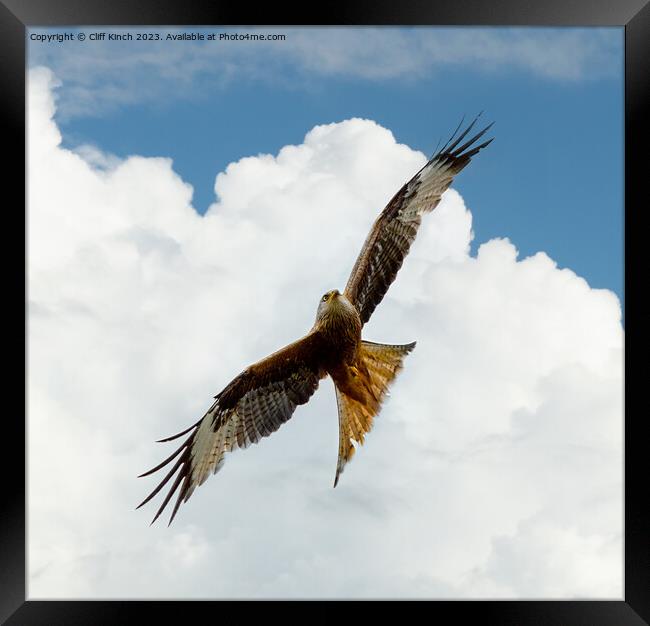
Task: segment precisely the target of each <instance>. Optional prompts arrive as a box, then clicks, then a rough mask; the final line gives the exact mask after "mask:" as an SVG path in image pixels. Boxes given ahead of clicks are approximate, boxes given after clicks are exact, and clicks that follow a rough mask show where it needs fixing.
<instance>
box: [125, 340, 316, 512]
mask: <svg viewBox="0 0 650 626" xmlns="http://www.w3.org/2000/svg"><path fill="white" fill-rule="evenodd" d="M320 358H321V355H320V337H319V335H318V334H317V333H314V332H312V333H310V334H308V335H306V336H305V337H303V338H302V339H300V340H298V341H296V342H294V343H292V344H290V345H288V346H286V347H285V348H283V349H281V350H278V351H277V352H275V353H273V354H272V355H270V356H269V357H267V358H265V359H263V360H261V361H259V362H257V363H255V364H254V365H251V366H250V367H249V368H247V369H246V370H244V371H243V372H242V373H241V374H239V376H237V377H236V378H234V379H233V380H232V381H231V382H230V384H228V385H227V386H226V387H225V389H224V390H223V391H222V392H221V393H219V394H218V395H217V396H216V397H215V401H214V403H213V404H212V406H211V407H210V409H209V410H208V411H207V413H206V414H205V415H204V416H203V417H202V418H201V419H200V420H199V421H198V422H197V423H196V424H194V425H193V426H191V427H190V428H188V429H187V430H184V431H183V432H181V433H178V434H177V435H174V436H172V437H168V438H167V439H161V440H160V441H171V440H173V439H176V438H178V437H181V436H182V435H185V434H187V433H190V435H189V436H188V437H187V439H186V440H185V441H184V442H183V443H182V445H181V446H180V447H179V448H178V449H177V450H176V451H175V452H174V453H173V454H172V455H171V456H170V457H168V458H167V459H165V460H164V461H163V462H162V463H160V464H159V465H157V466H156V467H154V468H153V469H151V470H149V471H148V472H145V473H144V474H142V475H141V476H148V475H149V474H152V473H153V472H156V471H158V470H159V469H162V468H163V467H165V466H166V465H168V464H169V463H171V462H172V461H173V460H174V459H176V457H178V458H177V459H176V462H175V463H174V465H173V466H172V468H171V470H170V471H169V473H168V474H167V475H166V476H165V478H163V480H162V481H161V482H160V484H159V485H158V486H157V487H156V488H155V489H154V490H153V492H152V493H151V494H150V495H149V496H148V497H147V498H146V499H145V500H144V501H143V502H141V503H140V504H139V505H138V507H137V508H140V507H141V506H142V505H143V504H146V503H147V502H149V500H151V498H153V497H154V496H155V495H156V494H157V493H158V492H159V491H160V490H161V489H162V488H163V487H164V486H165V485H166V484H167V483H168V482H169V481H171V480H172V477H173V476H174V475H175V474H176V478H175V479H174V482H173V484H172V486H171V487H170V489H169V492H168V493H167V496H166V497H165V500H164V501H163V503H162V505H161V506H160V508H159V509H158V512H157V513H156V516H155V517H154V519H153V521H152V524H153V522H155V521H156V519H157V518H158V516H159V515H160V514H161V513H162V512H163V510H164V508H165V507H166V506H167V504H168V503H169V501H170V500H171V498H172V496H173V495H174V493H175V492H176V491H177V490H179V488H180V491H178V496H177V498H176V503H175V505H174V509H173V511H172V514H171V518H170V520H169V523H170V524H171V522H172V520H173V519H174V517H175V515H176V512H177V511H178V507H179V506H180V504H181V502H187V500H188V499H189V497H190V496H191V495H192V492H193V491H194V489H195V488H196V487H197V486H198V485H201V484H203V483H204V482H205V480H206V479H207V478H208V476H209V475H210V474H211V473H216V472H217V471H218V470H219V469H220V468H221V466H222V465H223V461H224V455H225V453H226V452H230V451H231V450H234V449H236V448H246V447H248V446H249V445H250V444H251V443H257V442H258V441H259V440H260V439H261V438H262V437H266V436H268V435H270V434H271V433H273V432H275V431H276V430H277V429H278V428H280V426H281V425H282V424H283V423H284V422H286V421H287V420H288V419H289V418H290V417H291V416H292V415H293V412H294V410H295V408H296V406H298V405H299V404H305V403H306V402H307V401H308V400H309V398H310V397H311V396H312V394H313V393H314V392H315V391H316V388H317V387H318V382H319V380H320V378H322V377H323V376H324V375H325V372H324V370H323V369H322V368H321V366H320Z"/></svg>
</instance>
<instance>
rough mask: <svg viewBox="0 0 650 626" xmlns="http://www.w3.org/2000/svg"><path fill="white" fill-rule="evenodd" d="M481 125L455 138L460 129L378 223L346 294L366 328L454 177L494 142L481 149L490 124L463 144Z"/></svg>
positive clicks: (392, 203) (372, 230)
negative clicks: (424, 219)
mask: <svg viewBox="0 0 650 626" xmlns="http://www.w3.org/2000/svg"><path fill="white" fill-rule="evenodd" d="M477 119H478V118H477ZM461 123H462V122H461ZM475 123H476V119H475V120H474V121H473V122H472V123H471V124H470V125H469V126H468V127H467V128H466V129H465V130H464V131H463V132H462V133H461V134H460V135H459V136H458V137H457V138H456V139H454V137H455V136H456V133H457V132H458V130H459V129H460V125H459V127H458V128H457V129H456V131H455V132H454V134H453V135H452V136H451V138H450V139H449V141H448V142H447V144H446V145H445V146H443V147H442V148H441V149H440V151H438V152H437V153H436V154H434V155H433V156H432V157H431V159H430V160H429V162H428V163H427V164H426V165H425V166H424V167H423V168H422V169H421V170H420V171H419V172H418V173H417V174H416V175H415V176H413V178H412V179H411V180H410V181H409V182H407V183H406V184H405V185H404V186H403V187H402V188H401V189H400V190H399V191H398V192H397V193H396V194H395V196H394V197H393V199H392V200H391V201H390V202H389V203H388V204H387V205H386V208H385V209H384V210H383V211H382V212H381V214H380V215H379V217H378V218H377V220H376V221H375V223H374V224H373V227H372V229H371V230H370V233H369V235H368V237H367V238H366V241H365V243H364V244H363V248H362V249H361V252H360V254H359V256H358V258H357V261H356V263H355V265H354V268H353V269H352V273H351V274H350V278H349V279H348V283H347V285H346V287H345V295H346V297H347V298H348V300H350V302H352V303H353V304H354V305H355V306H356V307H357V311H359V315H360V316H361V322H362V323H363V324H365V323H366V322H367V321H368V320H369V319H370V316H371V315H372V313H373V311H374V310H375V307H376V306H377V305H378V304H379V303H380V302H381V300H382V298H383V297H384V296H385V295H386V292H387V291H388V288H389V287H390V285H391V283H392V282H393V281H394V280H395V277H396V276H397V272H398V271H399V269H400V267H402V263H403V262H404V259H405V258H406V255H407V254H408V252H409V250H410V248H411V244H412V243H413V241H414V240H415V237H416V235H417V232H418V228H419V227H420V222H421V220H422V216H423V215H424V214H425V213H427V212H429V211H433V209H435V208H436V206H438V203H439V202H440V198H441V196H442V194H443V193H444V192H445V191H446V190H447V189H448V187H449V185H450V184H451V181H452V180H453V178H454V176H455V175H456V174H458V172H460V171H461V170H462V169H463V168H464V167H465V166H466V165H467V164H468V163H469V162H470V159H471V158H472V157H473V156H474V155H475V154H476V153H477V152H478V151H479V150H481V148H484V147H485V146H487V145H488V144H489V143H490V142H491V141H492V139H489V140H488V141H484V142H483V143H481V144H479V145H476V142H477V140H478V139H480V138H481V137H482V136H483V134H484V133H485V132H486V131H487V130H488V128H490V126H492V124H490V125H489V126H488V127H487V128H484V129H483V130H482V131H481V132H479V133H477V134H476V135H474V136H473V137H471V138H470V139H468V140H467V141H465V143H463V144H462V145H459V144H460V143H461V141H463V139H465V137H466V136H467V134H468V133H469V131H470V130H471V129H472V127H473V126H474V124H475Z"/></svg>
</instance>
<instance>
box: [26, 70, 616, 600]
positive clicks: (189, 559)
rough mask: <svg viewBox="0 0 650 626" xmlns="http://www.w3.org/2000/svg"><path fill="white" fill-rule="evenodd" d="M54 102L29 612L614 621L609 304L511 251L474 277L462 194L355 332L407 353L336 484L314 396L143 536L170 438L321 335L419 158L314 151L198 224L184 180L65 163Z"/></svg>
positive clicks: (37, 112)
mask: <svg viewBox="0 0 650 626" xmlns="http://www.w3.org/2000/svg"><path fill="white" fill-rule="evenodd" d="M56 86H57V82H56V79H55V78H54V76H53V74H52V73H51V72H50V71H49V70H48V69H46V68H44V67H39V68H35V69H33V70H31V71H30V73H29V94H28V95H29V97H28V102H29V111H28V120H29V134H28V141H29V144H28V147H29V190H28V191H29V207H28V209H29V211H28V281H29V283H28V290H29V321H28V329H29V354H28V358H29V360H28V364H29V377H28V408H29V412H28V443H29V449H28V452H29V467H28V488H29V492H28V498H29V535H28V536H29V550H28V552H29V553H28V565H29V597H30V598H32V599H34V598H99V597H104V598H136V597H143V598H159V597H160V598H222V597H249V598H264V597H311V598H313V597H432V598H434V597H438V598H450V597H456V598H461V597H512V598H520V597H529V598H530V597H558V598H559V597H561V598H567V597H609V598H620V597H621V596H622V427H623V422H622V411H623V401H622V376H623V365H622V364H623V360H622V349H623V330H622V327H621V322H620V305H619V302H618V300H617V298H616V296H615V295H614V294H613V293H611V292H609V291H606V290H596V289H592V288H590V286H589V285H588V284H587V283H586V281H585V280H583V279H582V278H580V277H579V276H577V275H576V274H574V273H573V272H572V271H570V270H568V269H559V268H558V267H557V266H556V265H555V263H554V262H553V261H552V260H551V259H550V258H549V257H548V256H547V255H546V254H544V253H543V252H540V253H538V254H536V255H534V256H532V257H529V258H525V259H519V258H518V256H517V250H516V247H515V245H513V243H511V242H510V241H508V240H507V239H494V240H491V241H489V242H486V243H484V244H483V245H481V246H480V248H479V250H478V254H477V255H476V256H475V257H472V256H470V249H469V244H470V241H471V238H472V231H471V224H472V216H471V213H470V211H469V209H468V208H467V207H466V206H465V204H464V202H463V199H462V197H461V195H460V194H459V193H458V192H457V191H455V190H453V189H451V190H449V191H448V192H446V194H445V195H444V197H443V200H442V202H441V204H440V206H439V207H438V208H437V209H436V211H435V212H434V213H433V214H432V215H430V216H427V217H426V219H425V220H424V222H423V225H422V228H421V231H420V234H419V237H418V239H417V240H416V242H415V244H414V246H413V249H412V252H411V254H410V256H409V258H408V259H407V261H406V262H405V264H404V267H403V268H402V270H401V272H400V275H399V276H398V279H397V281H396V282H395V284H394V285H393V286H392V287H391V290H390V291H389V294H388V296H387V297H386V298H385V300H384V301H383V302H382V304H381V306H379V307H378V309H377V311H376V312H375V314H374V316H373V319H372V320H371V322H370V323H369V324H368V325H367V327H366V329H365V336H366V337H367V338H368V339H370V340H373V341H383V342H391V343H392V342H395V343H406V342H409V341H412V340H417V341H418V345H417V348H416V350H415V351H414V352H413V354H411V355H410V356H409V357H408V359H407V361H406V367H405V369H404V371H403V372H402V374H401V375H400V377H399V379H398V380H397V382H396V383H395V385H394V387H393V389H392V395H391V397H390V399H389V401H388V402H387V404H386V406H385V408H384V410H383V412H382V413H381V415H380V417H379V418H378V419H377V421H376V425H375V428H374V429H373V431H372V433H371V434H370V435H369V437H368V438H367V440H366V445H365V446H363V448H362V449H361V450H360V451H359V452H358V454H357V455H356V456H355V458H354V460H353V461H352V463H351V464H350V465H349V466H348V468H347V469H346V472H345V474H344V475H343V477H342V479H341V482H340V484H339V486H338V487H337V488H336V489H332V482H333V478H334V471H335V465H336V454H337V442H338V433H337V428H338V424H337V417H336V403H335V399H334V394H333V387H332V385H331V383H330V382H329V381H323V383H321V388H320V389H319V391H318V392H317V393H316V395H315V396H314V398H313V399H312V400H311V401H310V402H309V403H308V404H307V405H305V406H302V407H299V408H298V410H297V411H296V413H295V414H294V416H293V418H292V419H291V420H290V421H289V422H288V423H287V424H286V425H284V426H283V427H282V428H281V429H280V430H279V431H278V432H277V433H274V434H273V435H272V436H271V437H269V438H267V439H264V440H263V441H262V442H261V443H260V444H258V445H256V446H253V447H251V448H249V449H248V450H246V451H240V452H236V453H233V454H231V455H229V457H228V459H227V461H226V464H225V466H224V468H223V470H222V471H221V472H220V473H219V474H218V475H217V476H214V477H212V478H210V480H209V481H208V482H207V483H206V484H205V485H204V486H203V487H201V488H200V489H198V490H197V491H196V492H195V494H194V495H193V497H192V498H191V500H190V501H189V502H188V503H187V504H185V505H184V506H183V507H182V508H181V510H180V511H179V515H178V517H177V518H176V520H175V521H174V524H173V525H172V526H171V527H169V528H168V527H167V526H166V525H165V524H164V523H160V522H159V523H157V524H156V525H154V526H151V527H150V526H149V521H150V519H151V517H152V516H153V513H154V511H155V508H154V506H153V505H154V504H155V502H154V503H153V504H151V505H149V506H148V507H147V508H146V509H144V510H138V511H134V506H135V505H136V504H137V503H138V502H139V501H140V500H141V499H142V498H143V497H144V496H145V495H146V494H147V493H148V491H149V490H150V488H151V487H152V486H153V484H154V479H152V478H149V479H137V478H136V476H137V475H138V474H139V473H141V472H142V471H144V470H146V469H148V468H149V467H151V466H153V465H154V464H157V463H158V462H159V461H160V460H161V459H162V458H163V456H166V455H167V454H169V453H170V452H171V449H170V448H169V446H168V445H165V444H154V443H153V441H154V440H155V439H158V438H161V437H163V436H166V435H170V434H173V433H175V432H178V431H179V430H182V429H184V428H186V427H187V426H188V425H189V424H190V423H193V422H194V421H196V419H198V417H199V416H200V415H201V414H202V412H203V411H204V410H205V409H206V407H207V406H208V405H209V404H210V400H211V398H212V396H213V395H214V394H215V393H217V392H218V391H220V389H221V388H223V386H225V384H226V383H228V382H229V380H231V378H232V377H233V376H234V375H236V374H237V373H238V372H239V371H241V370H242V369H243V368H244V367H246V366H247V365H248V364H249V363H251V362H253V361H255V360H257V359H259V358H261V357H263V356H266V355H267V354H268V353H270V352H272V351H273V350H275V349H277V348H279V347H281V346H282V345H284V344H286V343H288V342H290V341H293V340H294V339H296V338H297V337H298V336H300V335H302V334H303V333H304V332H306V331H307V330H308V329H309V328H310V327H311V324H312V322H313V319H314V316H315V310H316V306H317V303H318V298H319V296H320V295H321V294H322V293H323V292H325V291H326V290H328V289H330V288H333V287H338V288H342V287H343V286H344V284H345V281H346V279H347V275H348V273H349V271H350V269H351V267H352V264H353V262H354V259H355V257H356V255H357V253H358V251H359V249H360V247H361V244H362V242H363V240H364V238H365V236H366V234H367V232H368V229H369V227H370V225H371V223H372V221H373V220H374V219H375V217H376V215H377V214H378V212H379V211H380V210H381V208H382V207H383V206H384V205H385V203H386V201H387V200H388V199H389V198H390V197H391V196H392V194H393V193H394V192H395V191H396V190H397V189H398V188H399V187H400V186H401V184H402V183H403V182H404V181H405V180H406V179H408V178H409V177H410V176H411V175H412V174H413V173H414V172H415V171H416V170H417V169H418V168H419V167H420V166H421V165H422V164H423V163H424V162H425V159H426V157H425V155H423V154H422V153H420V152H416V151H413V150H411V149H410V148H409V147H408V146H405V145H400V144H398V143H396V141H395V139H394V137H393V135H392V134H391V132H390V131H389V130H387V129H385V128H382V127H381V126H379V125H378V124H376V123H375V122H373V121H370V120H363V119H350V120H345V121H342V122H340V123H336V124H329V125H324V126H316V127H315V128H313V129H311V130H310V131H309V132H308V133H307V134H306V136H305V139H304V141H303V143H302V144H300V145H292V146H285V147H284V148H283V149H282V150H280V151H279V153H278V154H277V155H259V156H256V157H249V158H244V159H241V160H240V161H238V162H236V163H231V164H230V165H229V166H228V168H227V169H226V171H225V172H221V173H219V174H218V175H217V176H216V182H215V192H216V199H215V203H214V204H213V205H212V206H211V207H210V209H209V211H208V212H207V213H206V214H205V215H204V216H201V215H199V214H197V212H196V211H195V210H194V208H193V206H192V188H191V186H190V185H188V184H187V183H186V182H184V181H183V180H182V179H181V178H180V177H179V176H178V175H177V174H176V173H175V171H174V168H173V163H172V161H171V160H170V159H166V158H142V157H138V156H132V157H129V158H128V159H125V160H120V159H116V158H115V157H112V156H111V155H105V154H103V153H102V152H101V150H99V149H97V148H96V147H86V148H84V149H83V150H80V151H77V152H73V151H70V150H66V149H64V148H63V147H62V146H61V135H60V132H59V130H58V128H57V126H56V124H55V122H54V121H53V115H54V112H55V103H54V95H53V94H54V93H55V88H56ZM488 158H489V149H488V150H487V151H485V152H482V153H481V154H480V155H479V156H478V157H477V158H476V159H475V160H474V161H473V163H472V164H471V165H470V168H478V167H481V160H483V159H488ZM470 168H468V169H470ZM464 175H467V174H465V173H464V174H463V176H464ZM461 184H462V183H461ZM472 209H473V210H474V211H481V207H480V206H475V207H472ZM522 210H525V207H523V208H522ZM169 445H171V444H169Z"/></svg>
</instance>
